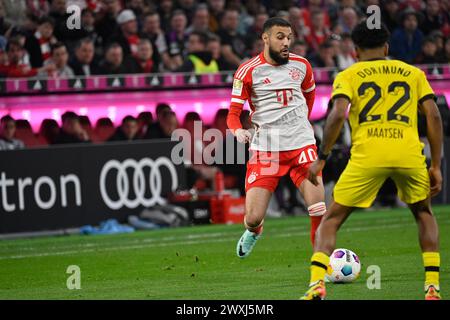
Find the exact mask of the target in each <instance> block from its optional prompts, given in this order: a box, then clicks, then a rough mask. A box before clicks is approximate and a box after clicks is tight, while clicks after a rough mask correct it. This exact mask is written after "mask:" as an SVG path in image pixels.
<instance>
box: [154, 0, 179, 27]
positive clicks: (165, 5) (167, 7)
mask: <svg viewBox="0 0 450 320" xmlns="http://www.w3.org/2000/svg"><path fill="white" fill-rule="evenodd" d="M174 9H175V4H174V0H160V1H159V3H158V14H159V18H160V20H161V28H162V29H163V30H164V31H165V32H166V33H167V32H168V31H169V30H170V20H171V18H172V12H173V11H174Z"/></svg>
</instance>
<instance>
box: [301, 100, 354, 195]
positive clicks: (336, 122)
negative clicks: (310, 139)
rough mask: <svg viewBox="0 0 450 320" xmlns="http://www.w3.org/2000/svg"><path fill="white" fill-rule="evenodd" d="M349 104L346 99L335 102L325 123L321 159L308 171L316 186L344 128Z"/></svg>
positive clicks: (309, 178) (320, 152) (309, 177)
mask: <svg viewBox="0 0 450 320" xmlns="http://www.w3.org/2000/svg"><path fill="white" fill-rule="evenodd" d="M348 104H349V100H348V99H347V98H345V97H337V98H336V99H334V101H333V109H332V110H331V112H330V115H329V116H328V118H327V121H326V123H325V129H324V134H323V141H322V144H321V146H320V151H319V157H318V158H317V160H316V161H314V163H313V164H312V165H311V166H310V167H309V170H308V180H310V181H311V182H312V183H313V184H314V185H316V186H317V184H318V181H317V174H318V173H319V172H320V171H322V169H323V168H324V166H325V162H326V159H325V158H326V157H327V156H328V155H329V154H330V152H331V149H332V148H333V145H334V144H335V142H336V140H337V138H338V137H339V133H340V132H341V130H342V126H343V125H344V122H345V117H346V114H347V107H348Z"/></svg>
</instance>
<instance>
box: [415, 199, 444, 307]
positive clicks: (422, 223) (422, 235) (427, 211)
mask: <svg viewBox="0 0 450 320" xmlns="http://www.w3.org/2000/svg"><path fill="white" fill-rule="evenodd" d="M408 206H409V208H410V209H411V211H412V213H413V215H414V218H415V219H416V222H417V226H418V229H419V243H420V248H421V249H422V257H423V264H424V267H425V299H429V300H439V299H440V298H441V297H440V288H439V267H440V254H439V228H438V225H437V222H436V218H435V217H434V215H433V212H432V210H431V204H430V199H429V198H427V199H426V200H423V201H420V202H418V203H415V204H410V205H408Z"/></svg>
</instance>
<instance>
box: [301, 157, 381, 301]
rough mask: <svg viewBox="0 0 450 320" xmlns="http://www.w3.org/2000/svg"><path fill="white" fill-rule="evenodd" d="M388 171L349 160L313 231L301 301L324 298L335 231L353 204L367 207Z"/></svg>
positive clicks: (350, 210)
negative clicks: (307, 277) (307, 279)
mask: <svg viewBox="0 0 450 320" xmlns="http://www.w3.org/2000/svg"><path fill="white" fill-rule="evenodd" d="M386 176H387V172H385V170H384V169H382V168H370V169H368V168H364V167H361V166H357V165H353V164H351V163H349V165H347V167H346V168H345V170H344V172H343V173H342V175H341V177H340V178H339V181H338V182H337V184H336V186H335V189H334V201H333V202H332V203H331V205H330V206H329V208H328V210H327V212H326V213H325V215H324V216H323V218H322V222H321V223H320V225H319V228H318V229H317V232H316V240H315V245H314V254H313V256H312V257H311V267H310V270H311V278H310V287H309V290H308V291H307V292H306V293H305V295H304V296H303V297H302V299H304V300H317V299H323V298H324V297H325V283H324V279H325V274H326V272H327V269H328V264H329V262H330V258H329V256H330V254H331V253H332V252H333V250H334V249H335V246H336V234H337V231H338V230H339V228H340V227H341V225H342V224H343V223H344V222H345V220H346V219H347V218H348V216H349V215H350V213H351V212H352V211H353V209H354V208H355V207H361V208H367V207H370V205H371V204H372V202H373V201H374V200H375V197H376V195H377V192H378V190H379V188H380V187H381V185H382V184H383V182H384V180H386Z"/></svg>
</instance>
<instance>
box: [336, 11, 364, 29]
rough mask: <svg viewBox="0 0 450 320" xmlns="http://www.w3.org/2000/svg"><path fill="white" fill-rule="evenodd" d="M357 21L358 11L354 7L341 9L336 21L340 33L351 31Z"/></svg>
mask: <svg viewBox="0 0 450 320" xmlns="http://www.w3.org/2000/svg"><path fill="white" fill-rule="evenodd" d="M358 22H359V16H358V12H357V11H356V9H355V8H354V7H344V8H343V9H342V11H341V14H340V18H339V22H338V24H339V25H340V30H341V33H351V32H352V30H353V28H354V27H355V26H356V25H357V24H358Z"/></svg>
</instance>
